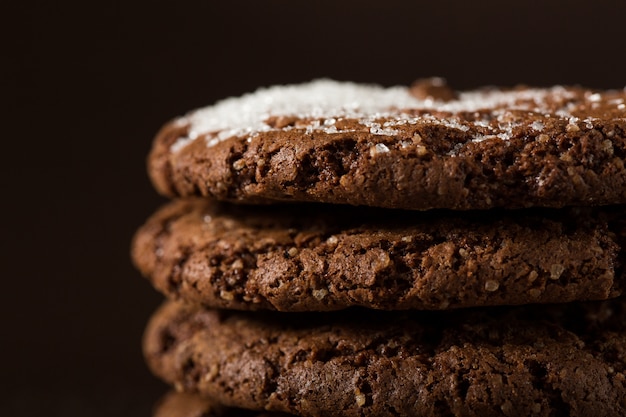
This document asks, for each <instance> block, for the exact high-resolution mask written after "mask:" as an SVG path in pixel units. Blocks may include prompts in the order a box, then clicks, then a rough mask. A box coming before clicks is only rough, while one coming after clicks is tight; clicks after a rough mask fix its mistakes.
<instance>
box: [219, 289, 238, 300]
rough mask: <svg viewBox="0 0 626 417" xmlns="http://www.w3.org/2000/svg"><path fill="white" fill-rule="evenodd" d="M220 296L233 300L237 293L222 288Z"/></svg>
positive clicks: (223, 298)
mask: <svg viewBox="0 0 626 417" xmlns="http://www.w3.org/2000/svg"><path fill="white" fill-rule="evenodd" d="M220 298H221V299H222V300H226V301H233V300H234V299H235V295H234V294H233V292H232V291H225V290H221V291H220Z"/></svg>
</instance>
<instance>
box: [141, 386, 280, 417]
mask: <svg viewBox="0 0 626 417" xmlns="http://www.w3.org/2000/svg"><path fill="white" fill-rule="evenodd" d="M152 416H153V417H288V415H287V414H282V413H261V414H259V413H258V412H254V411H250V410H242V409H237V408H230V407H224V406H223V405H220V404H218V403H216V402H215V401H213V400H210V399H208V398H204V397H201V396H199V395H195V394H189V393H185V392H175V391H171V392H169V393H167V394H166V395H165V396H164V397H163V398H162V399H161V401H159V403H158V404H157V406H156V407H155V409H154V413H153V414H152Z"/></svg>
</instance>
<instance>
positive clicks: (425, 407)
mask: <svg viewBox="0 0 626 417" xmlns="http://www.w3.org/2000/svg"><path fill="white" fill-rule="evenodd" d="M625 311H626V302H625V301H624V299H617V300H613V301H608V302H596V303H586V304H585V303H579V304H569V305H561V306H527V307H518V308H492V309H483V310H466V311H454V312H406V313H385V312H380V311H377V312H372V311H367V310H348V311H345V312H340V313H326V314H323V313H318V314H289V315H288V314H280V313H243V312H228V311H213V310H206V309H202V308H199V307H192V306H187V305H183V304H176V303H173V302H169V303H166V304H165V305H164V306H162V307H161V309H160V310H159V311H158V312H157V313H156V314H155V315H154V317H153V318H152V320H151V322H150V324H149V325H148V328H147V331H146V334H145V339H144V351H145V355H146V358H147V361H148V364H149V366H150V367H151V368H152V370H153V371H154V372H155V373H156V374H157V375H159V376H160V377H162V378H163V379H164V380H166V381H168V382H170V383H172V384H174V385H176V386H177V387H178V388H179V389H184V390H189V391H198V392H200V393H201V394H203V395H206V396H209V397H210V398H215V399H216V400H217V401H219V402H220V403H223V404H226V405H229V406H239V407H243V408H247V409H253V410H266V411H280V412H287V413H291V414H296V415H302V416H319V415H336V416H394V417H398V416H416V417H417V416H420V417H427V416H461V415H462V416H496V415H497V416H501V415H506V416H531V415H535V416H557V415H569V416H581V417H593V416H620V415H621V416H623V415H625V414H626V378H625V376H624V371H625V369H626V320H624V319H625V318H626V313H625Z"/></svg>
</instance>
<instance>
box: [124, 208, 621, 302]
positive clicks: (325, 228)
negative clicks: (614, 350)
mask: <svg viewBox="0 0 626 417" xmlns="http://www.w3.org/2000/svg"><path fill="white" fill-rule="evenodd" d="M622 211H623V210H622V208H620V207H612V208H604V209H588V208H581V209H561V210H547V209H542V210H523V211H517V212H510V211H489V212H481V211H472V212H463V213H458V212H449V211H438V212H428V213H424V212H416V211H397V210H396V211H390V210H384V209H366V208H360V209H355V208H350V207H339V206H328V205H313V206H312V205H302V206H294V205H289V206H280V205H278V206H277V205H273V206H255V207H247V206H238V205H230V204H224V203H221V204H220V203H215V202H210V201H205V200H202V199H192V200H179V201H174V202H172V203H169V204H168V205H166V206H164V207H163V208H162V209H160V210H159V211H158V212H157V213H156V214H155V215H153V216H152V217H151V218H150V219H149V220H148V221H147V223H146V224H145V225H144V226H143V227H142V228H141V229H140V230H139V231H138V233H137V235H136V237H135V240H134V244H133V259H134V261H135V264H136V265H137V266H138V268H139V269H140V270H141V271H142V273H143V274H144V275H145V276H146V277H148V278H149V279H150V281H151V282H152V283H153V285H154V286H155V287H156V288H157V289H159V290H160V291H162V292H163V293H165V294H166V295H168V296H170V297H172V298H181V299H185V300H187V301H192V302H198V303H202V304H204V305H205V306H210V307H214V308H232V309H243V310H246V309H273V310H280V311H328V310H339V309H343V308H346V307H350V306H363V307H368V308H374V309H384V310H389V309H439V310H443V309H449V308H458V307H471V306H486V305H507V304H527V303H548V302H568V301H573V300H594V299H595V300H600V299H606V298H610V297H615V296H617V295H619V294H620V293H621V291H622V286H623V280H624V276H623V272H622V271H623V268H622V261H623V259H622V257H623V249H624V248H623V244H624V237H625V236H624V235H625V234H626V228H625V227H623V224H621V223H622V222H621V220H620V219H621V217H623V216H622V215H621V213H622Z"/></svg>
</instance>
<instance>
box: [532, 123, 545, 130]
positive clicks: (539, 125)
mask: <svg viewBox="0 0 626 417" xmlns="http://www.w3.org/2000/svg"><path fill="white" fill-rule="evenodd" d="M530 127H531V128H532V129H533V130H536V131H537V132H541V131H542V130H543V128H544V127H545V126H544V124H543V123H541V122H540V121H534V122H532V123H531V124H530Z"/></svg>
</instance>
